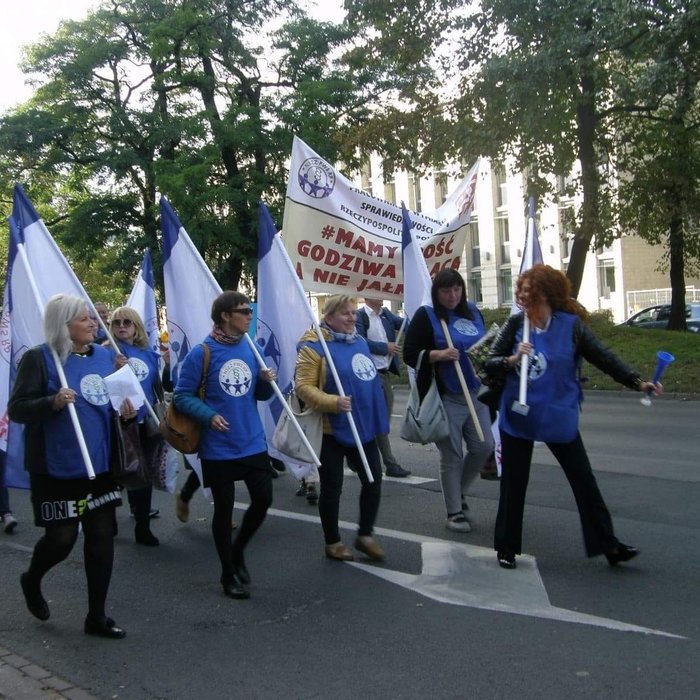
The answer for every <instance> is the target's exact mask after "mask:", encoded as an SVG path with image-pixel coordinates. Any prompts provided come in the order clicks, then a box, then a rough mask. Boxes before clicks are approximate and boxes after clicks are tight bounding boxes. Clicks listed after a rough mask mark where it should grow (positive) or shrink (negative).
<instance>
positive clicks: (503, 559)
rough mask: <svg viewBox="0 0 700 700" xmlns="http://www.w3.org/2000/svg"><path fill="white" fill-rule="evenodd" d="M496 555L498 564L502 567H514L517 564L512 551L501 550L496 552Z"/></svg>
mask: <svg viewBox="0 0 700 700" xmlns="http://www.w3.org/2000/svg"><path fill="white" fill-rule="evenodd" d="M496 557H497V558H498V565H499V566H501V567H502V568H504V569H515V568H516V566H517V564H516V563H515V554H513V552H508V551H506V550H502V551H500V552H497V553H496Z"/></svg>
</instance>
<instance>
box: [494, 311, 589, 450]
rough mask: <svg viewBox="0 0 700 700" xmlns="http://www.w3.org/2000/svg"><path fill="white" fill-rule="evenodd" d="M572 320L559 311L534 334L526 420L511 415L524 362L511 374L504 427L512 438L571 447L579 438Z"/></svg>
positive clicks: (503, 409)
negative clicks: (546, 324)
mask: <svg viewBox="0 0 700 700" xmlns="http://www.w3.org/2000/svg"><path fill="white" fill-rule="evenodd" d="M576 318H577V317H576V316H575V315H574V314H569V313H565V312H562V311H558V312H556V313H555V314H553V315H552V318H551V321H550V324H549V328H548V329H547V330H546V331H544V332H536V331H534V330H531V332H530V343H532V345H533V347H534V350H533V355H532V356H531V357H530V363H529V373H528V384H527V405H528V406H529V411H528V413H527V415H526V416H524V415H522V414H520V413H518V412H517V411H513V409H512V406H513V402H514V401H517V400H518V394H519V390H520V362H518V365H517V367H516V371H515V372H509V373H508V376H507V379H506V383H505V387H504V389H503V398H502V399H501V410H500V427H501V429H502V430H505V431H506V432H507V433H508V434H509V435H513V436H514V437H518V438H523V439H525V440H540V441H542V442H571V441H572V440H574V438H575V437H576V435H577V433H578V418H579V412H580V405H581V399H582V394H581V385H580V384H579V381H578V376H577V370H578V360H577V358H576V356H575V354H574V341H573V329H574V324H575V323H576ZM522 337H523V328H522V325H521V326H520V328H519V329H518V331H517V333H516V335H515V343H514V345H513V348H512V352H513V353H515V350H516V348H517V347H518V343H520V341H521V340H522Z"/></svg>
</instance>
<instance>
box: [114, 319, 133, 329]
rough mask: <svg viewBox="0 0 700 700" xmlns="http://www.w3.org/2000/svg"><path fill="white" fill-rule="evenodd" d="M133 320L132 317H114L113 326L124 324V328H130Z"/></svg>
mask: <svg viewBox="0 0 700 700" xmlns="http://www.w3.org/2000/svg"><path fill="white" fill-rule="evenodd" d="M131 324H132V320H131V319H130V318H114V319H112V325H113V326H117V327H119V326H124V328H128V327H129V326H131Z"/></svg>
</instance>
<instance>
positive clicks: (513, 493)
mask: <svg viewBox="0 0 700 700" xmlns="http://www.w3.org/2000/svg"><path fill="white" fill-rule="evenodd" d="M546 444H547V447H548V448H549V450H550V452H551V453H552V454H553V455H554V457H555V458H556V460H557V462H559V464H560V465H561V468H562V469H563V470H564V474H565V475H566V478H567V479H568V481H569V484H570V485H571V490H572V491H573V492H574V498H575V499H576V506H577V507H578V512H579V516H580V518H581V527H582V528H583V541H584V545H585V548H586V555H587V556H589V557H594V556H596V555H598V554H604V553H606V552H610V551H612V550H613V549H615V547H616V546H617V544H618V541H617V539H616V538H615V533H614V531H613V524H612V519H611V517H610V513H609V512H608V508H607V506H606V505H605V501H604V500H603V496H602V495H601V493H600V489H599V488H598V483H597V482H596V479H595V476H594V474H593V470H592V469H591V463H590V461H589V460H588V455H587V454H586V448H585V447H584V446H583V440H581V435H580V434H577V435H576V438H575V440H573V441H572V442H568V443H555V442H552V443H546ZM532 446H533V443H532V441H531V440H523V439H521V438H516V437H513V436H512V435H509V434H508V433H506V432H504V431H503V430H502V431H501V463H502V465H503V473H502V475H501V495H500V500H499V502H498V515H497V516H496V529H495V535H494V548H495V549H496V550H497V551H503V550H508V551H511V552H513V553H514V554H520V553H521V551H522V534H523V512H524V510H525V493H526V491H527V484H528V481H529V478H530V462H531V461H532Z"/></svg>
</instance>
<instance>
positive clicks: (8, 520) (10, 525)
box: [2, 513, 17, 535]
mask: <svg viewBox="0 0 700 700" xmlns="http://www.w3.org/2000/svg"><path fill="white" fill-rule="evenodd" d="M2 522H3V525H4V526H5V532H6V533H7V534H8V535H11V534H12V533H13V532H14V531H15V528H16V527H17V518H15V516H14V515H12V513H5V515H3V516H2Z"/></svg>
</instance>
